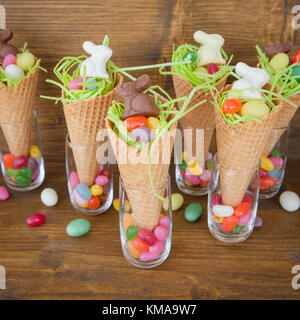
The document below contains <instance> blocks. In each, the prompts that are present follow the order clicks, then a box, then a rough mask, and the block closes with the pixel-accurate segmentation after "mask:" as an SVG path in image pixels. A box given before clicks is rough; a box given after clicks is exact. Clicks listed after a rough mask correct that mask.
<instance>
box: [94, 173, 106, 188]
mask: <svg viewBox="0 0 300 320" xmlns="http://www.w3.org/2000/svg"><path fill="white" fill-rule="evenodd" d="M108 181H109V179H108V178H107V176H105V175H99V176H97V177H96V179H95V183H96V184H98V185H99V186H102V187H103V186H105V185H106V184H108Z"/></svg>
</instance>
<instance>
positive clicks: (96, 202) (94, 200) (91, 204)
mask: <svg viewBox="0 0 300 320" xmlns="http://www.w3.org/2000/svg"><path fill="white" fill-rule="evenodd" d="M100 204H101V200H100V199H99V197H96V196H92V197H91V198H90V200H89V201H88V208H89V209H90V210H96V209H98V208H99V207H100Z"/></svg>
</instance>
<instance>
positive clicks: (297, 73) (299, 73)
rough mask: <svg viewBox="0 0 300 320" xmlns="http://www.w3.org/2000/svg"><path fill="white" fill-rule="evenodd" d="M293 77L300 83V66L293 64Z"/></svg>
mask: <svg viewBox="0 0 300 320" xmlns="http://www.w3.org/2000/svg"><path fill="white" fill-rule="evenodd" d="M291 77H292V78H294V79H295V80H296V81H297V82H298V83H299V82H300V66H293V67H292V72H291Z"/></svg>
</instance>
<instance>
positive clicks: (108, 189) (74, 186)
mask: <svg viewBox="0 0 300 320" xmlns="http://www.w3.org/2000/svg"><path fill="white" fill-rule="evenodd" d="M100 145H101V143H95V144H94V145H89V146H76V145H74V144H72V143H71V142H70V140H69V135H67V136H66V171H67V182H68V190H69V196H70V200H71V203H72V205H73V207H74V208H75V209H76V210H77V211H79V212H81V213H83V214H86V215H97V214H100V213H103V212H105V211H107V210H108V209H109V207H110V206H111V204H112V201H113V172H112V168H111V165H110V164H109V163H107V164H98V163H97V161H94V159H95V160H96V152H97V148H98V147H99V146H100ZM91 149H92V150H93V152H92V154H91ZM88 153H89V154H91V155H90V156H89V157H88V158H86V159H81V157H84V156H85V155H86V154H88ZM75 154H76V159H77V163H78V167H80V170H81V173H79V172H78V171H79V170H77V169H78V168H77V166H76V162H75ZM93 157H94V158H93ZM85 160H86V162H85ZM85 163H86V166H88V163H89V166H90V167H92V169H88V170H87V169H86V168H85V167H84V164H85ZM80 176H81V177H85V179H87V180H85V181H80ZM87 181H90V182H87Z"/></svg>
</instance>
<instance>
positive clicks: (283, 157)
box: [259, 127, 289, 199]
mask: <svg viewBox="0 0 300 320" xmlns="http://www.w3.org/2000/svg"><path fill="white" fill-rule="evenodd" d="M288 137H289V127H284V128H276V129H273V130H272V134H271V136H270V138H269V140H268V142H267V145H266V148H265V153H267V155H268V156H267V157H264V156H263V157H261V161H260V165H261V170H260V184H259V198H260V199H270V198H273V197H275V196H276V195H277V193H278V192H279V190H280V188H281V185H282V182H283V179H284V175H285V168H286V162H287V153H288V140H289V139H288Z"/></svg>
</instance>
